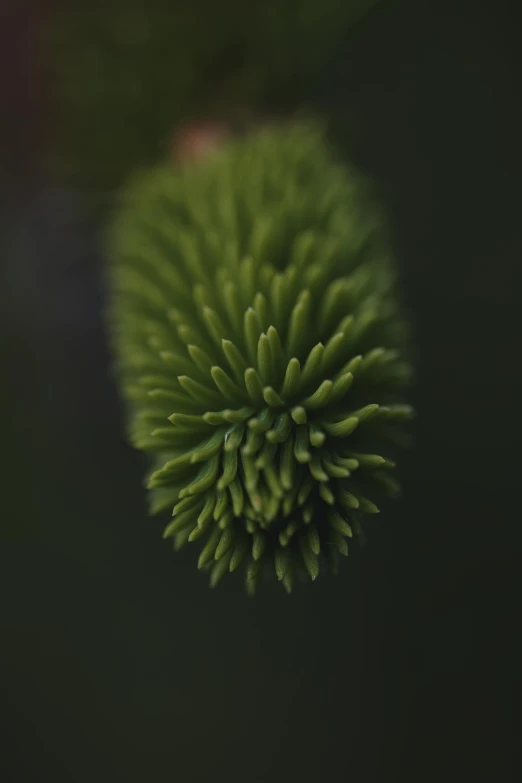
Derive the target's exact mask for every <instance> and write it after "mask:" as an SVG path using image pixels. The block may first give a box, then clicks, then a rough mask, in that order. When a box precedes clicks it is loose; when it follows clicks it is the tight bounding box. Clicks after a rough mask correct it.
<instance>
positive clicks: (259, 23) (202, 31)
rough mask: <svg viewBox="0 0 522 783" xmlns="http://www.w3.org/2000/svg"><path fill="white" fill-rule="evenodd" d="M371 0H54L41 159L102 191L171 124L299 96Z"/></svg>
mask: <svg viewBox="0 0 522 783" xmlns="http://www.w3.org/2000/svg"><path fill="white" fill-rule="evenodd" d="M376 2H378V0H323V2H317V0H250V2H249V3H248V4H245V3H243V2H240V0H220V2H216V0H191V1H190V2H187V0H183V2H175V3H173V2H172V1H171V0H108V2H104V3H101V2H95V3H86V2H85V1H84V0H73V2H65V0H61V2H59V4H58V7H57V9H56V10H55V12H54V14H53V15H52V17H51V18H50V20H49V25H48V29H47V36H46V37H47V45H48V47H49V51H50V56H51V60H52V63H51V82H52V93H53V101H54V111H55V128H54V132H53V135H54V143H53V145H52V152H51V154H50V160H49V161H48V165H49V167H50V168H51V170H52V172H53V175H55V176H56V175H57V176H59V177H60V178H61V179H65V181H68V182H72V183H74V184H79V185H80V186H82V187H86V186H87V187H94V188H96V189H104V190H107V189H109V190H111V189H112V188H113V187H115V186H117V185H118V184H119V183H120V182H121V180H122V179H123V178H124V177H125V176H126V175H127V173H128V172H129V171H130V170H132V169H133V168H134V167H135V166H137V165H138V166H140V165H147V164H149V163H151V162H153V161H155V160H157V159H158V157H161V156H163V155H164V154H165V152H166V150H167V148H168V143H169V137H170V134H171V132H172V128H173V127H174V126H176V124H178V123H179V122H181V121H183V120H185V119H189V118H194V117H204V116H218V117H222V118H224V119H226V120H227V121H231V122H234V121H237V119H238V118H239V120H240V121H241V117H243V116H244V114H245V113H247V114H248V113H249V112H253V113H254V114H257V113H261V114H263V113H271V112H275V113H277V112H278V111H279V110H280V107H284V110H285V111H287V110H288V109H290V110H291V109H292V108H294V107H297V106H300V105H302V104H303V103H305V104H306V103H307V101H308V99H309V96H310V94H311V92H313V85H314V83H315V81H316V80H317V79H319V75H320V72H321V68H322V67H324V65H325V63H326V62H327V61H328V60H329V58H330V57H332V56H333V55H334V53H335V52H336V51H338V49H339V47H340V46H341V45H342V43H343V40H344V38H345V36H346V34H347V32H348V31H349V29H350V28H351V25H352V24H354V23H355V22H356V21H357V20H358V19H360V18H361V16H362V15H363V14H364V13H365V12H367V11H368V10H369V8H371V7H372V6H373V5H375V4H376Z"/></svg>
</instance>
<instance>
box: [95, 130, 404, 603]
mask: <svg viewBox="0 0 522 783" xmlns="http://www.w3.org/2000/svg"><path fill="white" fill-rule="evenodd" d="M395 288H396V285H395V269H394V264H393V262H392V260H391V257H390V251H389V248H388V243H387V239H386V231H385V229H384V226H383V221H382V219H381V216H380V214H379V212H378V210H376V208H375V206H374V205H373V204H372V201H371V199H370V197H369V195H368V189H367V187H366V185H365V184H364V183H363V181H362V180H361V178H360V176H359V175H357V174H356V173H354V172H352V171H350V170H348V169H347V168H346V167H344V166H341V165H340V164H339V163H338V162H336V161H335V160H334V159H333V156H332V155H331V153H330V151H329V149H328V146H327V144H326V143H325V140H324V135H323V132H322V130H321V129H320V128H318V127H316V126H314V125H307V124H297V125H294V126H291V127H286V128H284V127H282V128H276V129H270V130H264V131H262V132H259V133H256V134H254V135H252V136H250V137H248V138H245V139H243V140H241V141H237V142H235V143H233V144H231V145H229V146H228V147H226V148H225V149H223V150H221V151H219V152H216V153H214V154H213V155H212V157H210V158H209V159H208V160H206V161H205V162H202V163H200V164H198V165H195V166H193V167H189V168H186V169H185V170H182V171H178V172H175V171H173V170H171V169H169V168H167V167H164V168H163V167H161V168H157V169H155V170H153V171H151V172H148V173H146V174H145V175H141V176H140V177H139V178H138V179H137V180H136V181H135V182H134V183H133V184H132V185H131V186H129V187H128V188H127V189H126V191H125V192H124V195H123V199H122V203H121V208H120V211H119V214H118V217H117V220H116V224H115V227H114V232H113V234H112V237H111V307H110V324H111V334H112V339H113V345H114V351H115V356H116V366H117V371H118V376H119V378H120V380H121V385H122V390H123V394H124V397H125V399H126V401H127V404H128V416H129V430H130V437H131V440H132V443H133V444H134V445H135V446H136V447H137V448H138V449H143V450H146V451H148V452H150V454H151V456H152V460H153V464H152V469H151V472H150V475H149V476H148V480H147V486H148V488H149V490H150V505H151V510H152V511H153V512H159V511H161V510H164V509H171V510H173V517H172V521H171V522H169V524H168V525H167V527H166V529H165V534H164V535H165V537H168V538H170V537H173V538H174V542H175V547H176V548H179V547H181V546H183V545H184V544H186V543H187V542H191V543H192V542H194V543H195V544H196V546H198V547H199V555H198V558H199V559H198V564H199V567H200V568H205V569H207V568H208V569H210V580H211V584H212V585H215V584H217V583H218V581H219V580H220V579H221V577H222V576H223V575H224V574H225V573H226V572H228V571H235V570H236V569H237V568H239V567H240V566H244V567H245V573H246V585H247V589H248V590H249V592H252V591H253V590H254V588H255V585H256V583H257V581H258V579H259V578H260V576H261V575H262V574H263V573H267V574H268V573H272V574H274V575H275V576H276V577H277V579H279V580H280V581H281V582H282V583H283V585H284V586H285V588H286V589H287V590H288V591H290V590H291V588H292V583H293V580H294V578H295V577H296V576H302V575H308V576H310V577H311V578H312V579H315V578H316V576H317V575H318V572H319V566H320V562H321V560H322V559H323V558H324V559H325V560H327V561H329V562H330V564H331V565H332V566H333V567H335V566H336V562H337V557H338V555H339V553H340V554H342V555H346V554H347V552H348V547H347V540H346V539H347V538H350V537H352V534H357V532H358V531H359V530H360V525H361V521H362V520H363V519H364V517H365V515H368V514H375V513H377V511H378V508H377V505H376V501H377V502H378V498H379V497H381V496H383V495H386V494H391V495H395V494H396V493H397V492H398V485H397V482H396V481H395V479H394V478H393V477H392V475H391V473H392V470H391V469H392V468H393V467H394V463H393V461H392V460H391V459H390V453H393V450H394V448H395V446H397V445H400V444H401V443H402V441H403V440H404V436H405V433H404V431H403V426H404V425H403V422H404V421H405V420H407V419H409V418H410V416H411V413H412V411H411V408H410V407H409V406H408V405H406V404H404V400H403V390H404V388H405V386H407V384H408V382H409V380H410V375H411V370H410V366H409V364H408V363H407V361H406V359H405V351H406V350H407V330H406V327H405V324H404V320H403V318H402V316H401V310H400V306H399V303H398V302H397V299H396V296H395ZM196 542H197V543H196Z"/></svg>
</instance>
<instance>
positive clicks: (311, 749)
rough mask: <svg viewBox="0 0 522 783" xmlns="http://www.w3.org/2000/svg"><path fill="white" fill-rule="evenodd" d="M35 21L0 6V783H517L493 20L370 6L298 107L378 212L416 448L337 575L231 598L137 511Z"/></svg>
mask: <svg viewBox="0 0 522 783" xmlns="http://www.w3.org/2000/svg"><path fill="white" fill-rule="evenodd" d="M49 5H50V4H49V3H39V4H38V3H36V2H34V3H31V2H28V0H20V2H13V3H10V2H6V0H3V3H1V4H0V30H1V34H2V38H5V40H4V41H3V42H2V46H1V47H0V52H1V57H2V64H1V76H0V79H1V84H2V95H3V96H4V97H3V100H2V106H1V109H0V111H1V120H2V153H1V158H0V160H1V162H2V169H3V173H2V177H1V180H2V182H1V187H0V193H1V198H2V213H1V242H2V254H1V259H2V270H1V273H2V286H1V292H0V297H1V300H2V303H1V316H0V317H1V321H2V323H1V324H0V325H1V327H2V329H1V343H2V353H3V358H2V365H1V366H2V368H3V372H2V374H1V377H2V380H1V383H0V394H1V397H2V400H1V402H2V405H1V410H2V429H1V439H2V440H1V442H2V453H3V465H2V472H1V475H2V479H3V480H2V497H3V499H4V509H3V513H2V526H1V527H2V530H1V538H2V545H1V550H0V624H1V635H2V642H1V645H0V690H1V706H0V716H1V721H2V725H1V731H0V737H1V739H2V742H3V744H4V748H3V751H2V753H1V756H0V759H1V762H0V763H1V764H3V765H4V766H5V772H4V776H3V778H2V779H3V780H6V781H16V782H18V781H40V780H43V779H46V778H47V777H49V778H52V779H54V780H55V781H62V780H63V781H70V782H71V783H83V782H84V781H89V783H90V781H93V780H102V781H105V780H107V781H149V780H150V781H162V780H167V779H168V780H171V779H176V780H179V781H187V783H188V782H190V781H195V782H197V783H199V781H206V780H210V779H216V778H217V779H226V780H249V781H256V782H257V781H260V782H261V781H262V782H263V783H264V781H267V783H268V782H273V783H279V781H283V780H285V781H294V780H295V781H298V780H299V781H303V783H304V781H312V780H324V781H338V780H339V781H340V780H351V781H355V782H356V783H370V782H372V783H373V782H374V781H375V782H378V783H390V782H391V781H401V783H402V782H403V781H423V783H431V782H432V781H433V782H435V781H437V782H438V781H448V780H459V781H468V780H469V781H476V780H482V779H484V780H488V781H498V782H499V783H500V782H503V781H516V780H520V779H521V777H520V774H521V772H522V766H521V765H522V748H521V737H522V644H521V638H520V637H521V634H520V630H521V628H520V626H521V611H520V597H521V596H522V568H521V566H522V531H521V527H522V525H521V513H520V508H519V495H520V492H519V482H520V475H521V472H520V471H521V457H520V448H521V434H520V426H519V425H520V422H519V420H518V419H519V411H518V403H519V400H520V398H521V394H522V373H521V369H520V367H521V364H520V356H521V350H520V347H521V330H520V307H521V301H520V296H521V294H520V292H521V282H522V281H521V274H520V268H521V257H522V256H521V251H522V242H521V239H520V237H521V234H520V209H521V206H522V204H521V198H520V193H521V187H520V186H521V173H522V172H521V166H520V163H521V160H520V138H521V131H522V123H521V119H520V95H521V89H520V87H521V85H520V80H519V76H518V68H517V66H518V62H517V61H518V59H519V56H520V53H519V46H520V40H521V36H520V33H521V30H520V23H519V22H518V19H517V16H516V4H508V3H506V2H502V0H498V2H494V3H493V2H492V3H482V2H480V0H476V1H475V2H471V1H470V2H466V1H465V0H454V1H453V2H449V0H439V2H435V0H428V1H427V2H424V3H418V2H414V0H409V1H406V0H402V1H401V0H397V1H396V2H393V1H392V0H389V1H387V0H382V2H380V3H378V4H377V5H376V6H375V8H374V9H373V10H372V11H371V13H369V14H368V15H367V16H366V17H365V18H364V19H363V20H361V22H360V23H359V24H358V25H357V26H356V28H354V29H352V30H351V32H350V34H348V33H347V35H346V41H345V42H344V41H343V43H342V46H340V48H339V50H338V51H336V54H335V56H334V57H332V58H331V61H330V62H328V63H327V64H324V66H323V67H322V70H321V73H320V74H319V75H320V78H318V79H317V80H316V81H314V84H313V87H311V89H310V94H309V96H308V100H309V102H310V104H311V105H313V106H315V107H316V108H317V109H318V110H320V111H322V112H323V113H325V114H326V115H327V116H328V117H329V118H330V120H331V128H332V134H333V136H334V137H335V138H336V140H337V143H338V144H339V148H340V149H343V144H345V148H346V154H347V155H349V156H350V157H352V158H353V159H355V160H356V162H357V163H358V164H359V166H361V167H362V168H363V169H365V170H366V171H368V172H369V173H370V174H371V175H372V176H373V177H374V179H375V181H376V183H377V185H378V187H379V189H380V191H381V192H382V194H383V196H384V198H385V199H386V202H387V204H388V208H389V211H390V215H391V218H392V223H393V229H394V234H395V243H396V247H397V252H398V256H399V260H400V264H401V270H402V275H403V282H404V288H405V297H406V301H407V304H408V307H409V309H410V312H411V315H412V319H413V323H414V326H415V338H416V345H417V349H418V376H419V379H418V384H417V387H416V388H415V390H414V392H413V395H412V397H413V402H414V403H415V405H416V406H417V408H418V411H419V417H418V420H417V423H416V437H417V445H416V448H415V450H414V452H413V453H412V454H411V455H410V456H407V457H406V458H405V460H404V462H403V465H402V466H401V478H402V481H403V484H404V486H405V497H404V500H402V501H401V502H400V504H398V505H397V506H396V507H394V508H392V509H390V510H388V512H387V513H386V515H384V514H383V515H381V517H382V518H381V519H379V523H378V524H373V525H372V527H371V528H370V529H369V535H368V539H369V540H368V545H367V546H366V547H365V548H363V549H360V550H357V551H355V550H354V551H353V554H351V555H350V558H349V560H348V561H347V562H346V563H345V564H344V565H345V567H344V569H343V571H342V573H341V574H340V576H338V577H337V578H334V577H330V576H327V575H322V576H321V578H319V579H318V581H317V582H315V583H314V584H313V585H309V586H308V587H303V588H300V589H298V590H297V591H296V592H295V594H294V595H292V596H291V597H287V596H286V595H285V594H284V592H283V591H281V590H280V588H279V586H274V587H273V588H272V587H270V586H268V587H266V588H264V589H263V590H261V591H260V593H259V595H258V597H257V598H256V599H254V600H248V599H247V598H246V596H245V594H244V592H243V588H242V584H241V583H240V581H239V580H234V579H229V580H225V581H224V582H223V583H222V586H220V587H219V589H218V590H216V591H210V590H208V588H207V584H206V579H205V578H204V577H202V576H201V575H200V574H199V573H198V572H197V570H196V568H195V565H194V562H193V561H194V556H193V553H192V552H191V551H190V548H189V549H188V550H187V551H184V552H182V553H181V554H179V555H176V556H173V555H172V553H171V551H170V547H169V546H168V545H166V544H165V542H162V540H161V536H160V531H161V528H162V524H161V521H160V520H150V519H149V518H148V517H147V515H146V508H145V502H144V496H143V491H142V488H141V482H142V479H141V476H142V471H143V462H142V459H141V457H140V455H139V454H136V453H134V452H133V451H132V450H131V449H130V448H128V447H127V445H126V444H125V442H124V439H123V436H122V415H121V410H120V406H119V401H118V396H117V392H116V390H115V387H114V385H113V382H112V379H111V376H110V370H109V357H108V352H107V347H106V345H105V337H104V327H103V304H104V298H103V289H102V284H101V277H100V275H101V270H102V265H103V260H102V254H101V249H100V225H101V223H103V219H102V218H100V215H99V211H96V212H93V210H92V208H91V203H90V199H91V196H90V194H88V193H87V192H84V191H83V190H82V188H80V187H77V188H74V187H72V186H71V185H70V183H69V184H67V187H66V186H65V185H64V183H63V182H61V181H59V180H58V179H56V180H53V178H52V177H50V176H49V174H48V173H47V172H46V171H45V170H44V167H43V165H42V162H41V161H42V159H43V157H44V156H45V146H46V144H47V143H48V134H49V128H50V127H51V126H52V121H49V117H50V110H49V106H48V105H47V104H46V99H45V96H46V85H45V79H46V54H45V52H44V51H42V48H41V41H40V36H39V29H40V28H39V25H40V24H41V16H42V14H45V13H46V12H47V10H48V8H49ZM247 13H248V11H247V10H246V9H245V14H247ZM293 102H294V99H293V96H292V95H289V96H288V105H289V106H292V105H293Z"/></svg>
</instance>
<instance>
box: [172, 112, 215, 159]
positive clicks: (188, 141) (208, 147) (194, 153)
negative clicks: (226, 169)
mask: <svg viewBox="0 0 522 783" xmlns="http://www.w3.org/2000/svg"><path fill="white" fill-rule="evenodd" d="M229 138H230V131H229V130H228V128H227V127H226V125H224V124H222V123H218V122H201V123H188V124H186V125H182V126H181V127H180V128H179V129H178V131H177V132H176V133H175V134H174V138H173V141H172V145H171V155H172V158H173V160H174V161H175V162H176V163H193V162H195V161H198V160H201V159H202V158H204V157H205V156H206V155H208V154H210V153H211V152H213V151H214V150H216V149H219V147H221V146H222V145H223V144H226V142H227V141H228V140H229Z"/></svg>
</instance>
